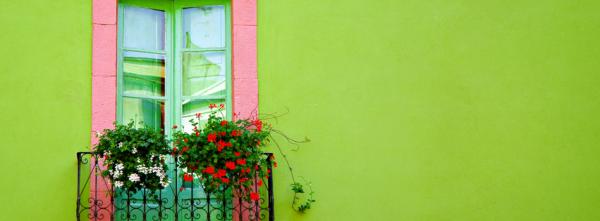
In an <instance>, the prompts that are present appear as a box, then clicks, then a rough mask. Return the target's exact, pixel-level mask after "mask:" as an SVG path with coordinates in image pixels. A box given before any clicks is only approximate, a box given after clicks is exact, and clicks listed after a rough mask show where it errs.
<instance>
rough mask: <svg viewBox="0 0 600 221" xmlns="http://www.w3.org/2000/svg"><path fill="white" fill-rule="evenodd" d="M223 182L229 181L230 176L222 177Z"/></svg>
mask: <svg viewBox="0 0 600 221" xmlns="http://www.w3.org/2000/svg"><path fill="white" fill-rule="evenodd" d="M221 182H223V183H229V178H225V177H223V178H221Z"/></svg>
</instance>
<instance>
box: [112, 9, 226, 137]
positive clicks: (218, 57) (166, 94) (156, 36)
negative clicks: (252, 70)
mask: <svg viewBox="0 0 600 221" xmlns="http://www.w3.org/2000/svg"><path fill="white" fill-rule="evenodd" d="M118 17H119V38H118V81H117V82H118V87H117V88H118V89H117V121H119V122H123V123H126V122H129V121H131V120H133V121H136V122H144V123H145V124H146V125H150V126H153V127H155V128H162V129H165V132H166V133H167V134H170V133H171V131H170V130H169V128H172V126H173V125H178V126H181V127H183V129H184V130H190V129H191V128H190V126H189V123H188V121H189V119H190V118H192V117H194V116H195V114H196V113H198V112H202V113H206V112H208V105H209V104H210V103H215V104H226V107H227V110H226V115H227V116H228V117H230V116H229V115H230V114H228V113H231V39H230V36H231V33H230V27H231V24H230V4H229V1H225V0H204V1H197V0H174V1H173V0H152V1H148V0H122V1H120V3H119V16H118ZM204 116H208V115H207V114H205V115H204Z"/></svg>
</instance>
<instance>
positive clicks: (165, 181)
mask: <svg viewBox="0 0 600 221" xmlns="http://www.w3.org/2000/svg"><path fill="white" fill-rule="evenodd" d="M98 136H99V142H98V144H97V145H96V148H95V153H96V154H98V155H99V157H103V158H104V165H106V169H105V170H103V171H102V176H105V177H108V178H109V179H110V180H111V183H112V184H113V186H114V187H115V188H121V189H124V190H127V191H130V192H136V191H139V190H140V189H142V188H145V189H147V190H150V192H154V191H155V190H159V189H162V188H164V187H166V186H168V185H169V183H170V180H169V178H168V177H167V175H166V171H167V166H166V164H165V154H168V153H169V146H168V142H167V140H166V139H165V136H164V134H163V133H162V132H161V131H159V130H155V129H153V128H150V127H147V126H142V127H135V125H134V123H133V122H130V123H128V124H126V125H121V124H116V123H115V128H114V129H105V130H104V131H103V132H102V133H101V134H98Z"/></svg>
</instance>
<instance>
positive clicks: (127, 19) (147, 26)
mask: <svg viewBox="0 0 600 221" xmlns="http://www.w3.org/2000/svg"><path fill="white" fill-rule="evenodd" d="M123 20H124V28H123V31H124V33H123V34H124V39H123V41H124V42H123V43H124V46H125V48H137V49H147V50H163V49H164V48H165V12H163V11H159V10H153V9H148V8H139V7H133V6H126V7H125V9H124V18H123Z"/></svg>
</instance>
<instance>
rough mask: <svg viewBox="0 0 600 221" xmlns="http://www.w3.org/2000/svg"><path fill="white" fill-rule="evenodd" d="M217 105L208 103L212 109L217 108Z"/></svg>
mask: <svg viewBox="0 0 600 221" xmlns="http://www.w3.org/2000/svg"><path fill="white" fill-rule="evenodd" d="M215 107H217V105H216V104H209V105H208V108H210V109H213V108H215Z"/></svg>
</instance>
